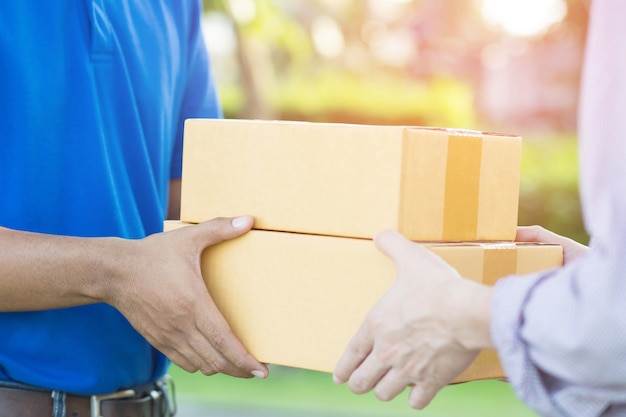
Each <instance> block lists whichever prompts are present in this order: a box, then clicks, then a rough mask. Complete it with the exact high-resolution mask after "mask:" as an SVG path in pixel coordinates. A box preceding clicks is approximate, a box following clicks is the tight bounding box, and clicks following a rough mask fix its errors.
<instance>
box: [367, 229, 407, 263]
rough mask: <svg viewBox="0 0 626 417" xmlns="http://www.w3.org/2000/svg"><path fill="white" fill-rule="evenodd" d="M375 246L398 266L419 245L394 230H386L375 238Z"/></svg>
mask: <svg viewBox="0 0 626 417" xmlns="http://www.w3.org/2000/svg"><path fill="white" fill-rule="evenodd" d="M374 244H375V245H376V247H377V248H378V250H380V251H381V252H382V253H384V254H385V255H387V256H388V257H390V258H391V259H392V260H393V261H394V263H395V264H396V265H399V264H400V263H402V261H405V260H406V259H410V258H407V256H409V253H410V252H411V251H412V250H416V247H417V245H415V244H413V242H411V241H410V240H408V239H406V238H405V237H404V236H402V235H401V234H400V233H398V232H396V231H393V230H385V231H384V232H379V233H377V234H376V235H375V236H374Z"/></svg>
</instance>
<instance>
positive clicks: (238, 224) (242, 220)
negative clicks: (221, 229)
mask: <svg viewBox="0 0 626 417" xmlns="http://www.w3.org/2000/svg"><path fill="white" fill-rule="evenodd" d="M249 222H250V217H249V216H241V217H235V218H234V219H233V221H232V222H231V223H232V225H233V227H234V228H235V229H243V228H244V227H247V226H248V224H249Z"/></svg>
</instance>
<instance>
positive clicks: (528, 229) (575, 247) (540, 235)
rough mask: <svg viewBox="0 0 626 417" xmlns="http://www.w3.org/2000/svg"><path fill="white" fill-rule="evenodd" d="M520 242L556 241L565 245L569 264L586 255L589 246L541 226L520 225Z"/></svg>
mask: <svg viewBox="0 0 626 417" xmlns="http://www.w3.org/2000/svg"><path fill="white" fill-rule="evenodd" d="M515 240H516V241H518V242H537V243H554V244H557V245H561V246H563V263H564V264H565V265H567V264H568V263H569V262H571V261H573V260H574V259H577V258H580V257H582V256H585V255H586V254H587V252H588V251H589V248H588V247H587V246H585V245H582V244H580V243H578V242H576V241H575V240H572V239H569V238H567V237H563V236H561V235H557V234H556V233H554V232H551V231H549V230H546V229H544V228H543V227H541V226H519V227H518V228H517V236H516V237H515Z"/></svg>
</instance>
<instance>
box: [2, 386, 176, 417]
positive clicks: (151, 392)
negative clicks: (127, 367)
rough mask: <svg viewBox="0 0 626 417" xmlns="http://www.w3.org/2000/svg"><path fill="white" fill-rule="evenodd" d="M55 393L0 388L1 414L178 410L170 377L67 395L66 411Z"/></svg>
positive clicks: (123, 415)
mask: <svg viewBox="0 0 626 417" xmlns="http://www.w3.org/2000/svg"><path fill="white" fill-rule="evenodd" d="M53 394H55V393H54V392H53V391H40V390H31V389H22V388H13V387H0V417H18V416H19V417H53V416H56V415H58V416H61V415H64V416H67V417H172V416H174V414H175V413H176V406H175V400H174V398H173V392H172V391H171V390H170V388H168V381H167V380H161V381H158V382H156V383H154V384H148V385H142V386H138V387H134V388H130V389H127V390H122V391H118V392H114V393H111V394H104V395H92V396H80V395H72V394H67V395H66V396H65V401H64V403H65V413H64V414H63V413H62V412H61V411H60V410H59V409H58V408H59V407H60V406H59V402H56V403H55V401H54V399H53ZM61 404H62V402H61ZM55 407H56V408H57V409H56V410H55Z"/></svg>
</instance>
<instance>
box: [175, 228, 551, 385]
mask: <svg viewBox="0 0 626 417" xmlns="http://www.w3.org/2000/svg"><path fill="white" fill-rule="evenodd" d="M183 226H189V225H188V224H185V223H181V222H166V224H165V230H166V231H167V230H174V229H176V228H179V227H183ZM422 244H423V245H425V246H426V247H427V248H428V249H430V250H432V251H433V252H434V253H436V254H437V255H439V256H440V257H441V258H442V259H443V260H444V261H446V262H447V263H448V264H450V265H451V266H452V267H454V268H456V269H457V270H458V271H459V273H460V274H461V275H462V276H464V277H466V278H469V279H472V280H474V281H477V282H480V283H483V284H488V285H491V284H493V283H494V282H495V281H496V280H497V279H498V278H501V277H504V276H507V275H510V274H525V273H530V272H534V271H539V270H543V269H548V268H553V267H557V266H560V265H561V264H562V259H563V254H562V248H561V247H560V246H558V245H543V244H524V243H511V242H505V243H478V242H467V243H462V242H457V243H422ZM202 274H203V277H204V280H205V283H206V285H207V288H208V290H209V293H210V294H211V296H212V298H213V300H214V301H215V303H216V305H217V306H218V308H219V310H220V311H221V312H222V314H223V315H224V317H225V319H226V321H227V322H228V323H229V325H230V326H231V328H232V330H233V332H234V333H235V335H236V336H237V337H238V338H239V339H240V340H241V341H242V343H243V344H244V346H246V348H247V349H248V350H249V351H250V353H251V354H252V355H253V356H254V357H256V359H257V360H259V361H261V362H266V363H273V364H278V365H286V366H293V367H298V368H305V369H313V370H318V371H324V372H332V370H333V367H334V366H335V364H336V362H337V360H338V359H339V357H340V356H341V354H342V353H343V351H344V350H345V348H346V347H347V345H348V342H349V340H350V339H351V338H352V336H353V335H354V334H355V333H356V331H357V329H358V328H359V326H360V325H361V323H362V322H363V319H364V318H365V316H366V315H367V313H368V311H369V310H370V309H371V308H372V307H373V306H374V304H375V303H376V302H377V300H378V299H379V298H380V297H381V296H382V295H383V294H384V293H385V292H386V291H387V290H388V289H389V287H390V286H391V285H392V284H393V282H394V280H395V278H394V277H395V270H394V265H393V263H392V261H391V260H390V259H389V258H387V257H386V256H385V255H383V254H382V253H380V252H379V251H378V250H377V249H376V248H375V247H374V244H373V242H372V241H371V240H367V239H355V238H343V237H333V236H320V235H307V234H298V233H285V232H272V231H261V230H252V231H250V232H248V233H247V234H245V235H243V236H241V237H239V238H236V239H234V240H230V241H226V242H223V243H220V244H219V245H216V246H213V247H210V248H208V249H207V250H206V251H205V252H204V253H203V256H202ZM502 376H504V372H503V370H502V368H501V366H500V363H499V361H498V357H497V354H496V352H495V351H483V352H481V354H480V355H479V356H478V357H477V358H476V359H475V361H474V362H473V363H472V365H471V366H470V367H469V368H467V369H466V370H465V372H463V373H462V374H461V375H459V377H458V378H457V379H456V380H455V382H464V381H471V380H479V379H488V378H499V377H502Z"/></svg>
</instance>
